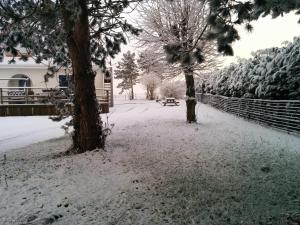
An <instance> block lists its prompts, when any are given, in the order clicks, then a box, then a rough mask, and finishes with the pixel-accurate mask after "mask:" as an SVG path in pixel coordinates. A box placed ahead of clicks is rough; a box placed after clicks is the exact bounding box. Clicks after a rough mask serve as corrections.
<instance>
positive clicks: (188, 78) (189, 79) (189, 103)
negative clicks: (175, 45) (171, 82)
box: [183, 68, 197, 123]
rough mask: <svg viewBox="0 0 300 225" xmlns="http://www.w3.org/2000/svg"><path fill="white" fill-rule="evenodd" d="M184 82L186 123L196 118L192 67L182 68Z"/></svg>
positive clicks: (194, 120)
mask: <svg viewBox="0 0 300 225" xmlns="http://www.w3.org/2000/svg"><path fill="white" fill-rule="evenodd" d="M183 71H184V75H185V82H186V120H187V122H188V123H195V122H197V118H196V112H195V108H196V104H197V102H196V93H195V83H194V74H193V69H192V68H184V69H183Z"/></svg>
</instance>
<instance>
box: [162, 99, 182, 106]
mask: <svg viewBox="0 0 300 225" xmlns="http://www.w3.org/2000/svg"><path fill="white" fill-rule="evenodd" d="M162 104H163V106H166V105H176V106H178V105H179V102H177V101H176V99H175V98H166V99H165V100H164V101H162Z"/></svg>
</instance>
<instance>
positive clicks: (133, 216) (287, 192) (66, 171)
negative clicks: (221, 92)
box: [0, 101, 300, 225]
mask: <svg viewBox="0 0 300 225" xmlns="http://www.w3.org/2000/svg"><path fill="white" fill-rule="evenodd" d="M197 115H198V121H199V123H198V124H186V122H185V105H184V103H182V104H181V106H179V107H176V106H174V107H163V106H161V105H160V104H158V103H156V102H146V101H134V102H117V104H116V106H115V107H114V108H112V109H111V113H109V114H108V115H107V118H106V116H104V117H103V120H104V121H106V119H108V122H109V123H114V124H115V126H114V128H113V133H112V135H110V136H109V137H108V140H107V147H106V151H105V152H104V151H102V150H100V151H92V152H87V153H84V154H80V155H73V156H64V155H62V154H61V153H62V152H63V151H65V150H66V149H67V148H68V146H69V145H70V140H69V138H68V137H66V136H63V137H60V138H58V139H52V140H49V141H46V142H41V143H37V144H33V145H29V146H27V147H23V148H20V149H15V150H11V151H5V153H4V152H2V153H0V171H1V173H0V174H1V177H0V196H1V198H0V224H1V225H2V224H3V225H21V224H27V225H46V224H55V225H68V224H70V225H71V224H72V225H90V224H91V225H102V224H103V225H109V224H110V225H112V224H114V225H117V224H120V225H138V224H141V225H152V224H159V225H163V224H174V225H177V224H178V225H184V224H200V225H201V224H203V225H209V224H224V225H225V224H226V225H227V224H253V225H257V224H286V225H289V224H290V225H294V224H295V225H296V224H299V222H300V197H299V196H300V173H299V170H300V163H299V162H300V147H299V146H300V138H299V137H296V136H293V135H288V134H286V133H282V132H279V131H275V130H272V129H269V128H265V127H262V126H260V125H256V124H254V123H249V122H247V121H245V120H242V119H239V118H237V117H235V116H232V115H229V114H226V113H223V112H220V111H217V110H215V109H213V108H211V107H209V106H206V105H202V104H201V105H200V104H198V105H197ZM41 123H42V122H41ZM1 125H2V123H1ZM45 127H46V126H45ZM32 129H33V128H32ZM1 136H4V134H1ZM48 137H49V138H50V137H51V136H50V135H49V136H48ZM35 141H36V140H35ZM4 154H6V159H5V157H4Z"/></svg>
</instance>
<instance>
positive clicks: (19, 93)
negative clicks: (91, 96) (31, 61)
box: [0, 87, 110, 105]
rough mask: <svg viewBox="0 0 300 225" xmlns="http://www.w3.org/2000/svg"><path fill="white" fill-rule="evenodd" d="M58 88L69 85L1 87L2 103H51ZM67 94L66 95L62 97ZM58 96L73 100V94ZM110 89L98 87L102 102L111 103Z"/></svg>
mask: <svg viewBox="0 0 300 225" xmlns="http://www.w3.org/2000/svg"><path fill="white" fill-rule="evenodd" d="M57 90H60V91H62V92H64V91H67V90H68V88H67V87H59V88H45V87H0V104H1V105H5V104H50V97H51V96H52V95H51V94H52V93H53V92H55V91H57ZM62 96H65V97H62ZM62 96H57V98H59V99H62V100H65V101H71V98H70V97H71V95H69V96H67V95H62ZM109 96H110V93H109V90H107V89H105V88H96V97H97V100H98V101H99V102H100V103H109Z"/></svg>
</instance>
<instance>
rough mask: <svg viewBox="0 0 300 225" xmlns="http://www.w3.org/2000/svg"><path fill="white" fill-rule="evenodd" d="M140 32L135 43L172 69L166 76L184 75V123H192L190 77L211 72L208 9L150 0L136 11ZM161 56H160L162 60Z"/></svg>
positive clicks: (190, 1) (192, 2) (186, 0)
mask: <svg viewBox="0 0 300 225" xmlns="http://www.w3.org/2000/svg"><path fill="white" fill-rule="evenodd" d="M139 13H140V17H139V18H142V20H141V21H142V22H141V23H140V26H141V27H142V28H143V30H144V32H143V33H142V34H141V36H140V37H139V40H140V41H141V42H142V43H143V44H144V45H146V46H148V48H151V49H153V51H154V52H156V53H157V56H158V58H160V59H163V58H164V59H165V60H167V61H168V62H170V63H173V65H172V70H173V71H172V70H170V71H172V72H173V73H172V72H171V73H170V71H168V73H169V74H173V75H178V74H182V73H183V74H184V76H185V81H186V105H187V121H188V122H190V123H191V122H196V114H195V106H196V98H195V85H194V75H195V74H200V73H201V72H202V71H203V72H204V71H207V70H209V69H210V68H215V67H216V65H217V64H218V60H216V56H217V53H216V49H215V43H214V42H212V41H210V40H209V39H208V38H207V33H208V32H209V29H210V28H209V25H208V22H207V19H208V17H209V14H210V12H209V7H208V5H207V1H206V0H203V1H199V0H173V1H159V0H150V1H147V2H145V3H144V4H142V5H141V6H140V7H139ZM162 54H164V55H163V56H162Z"/></svg>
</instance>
